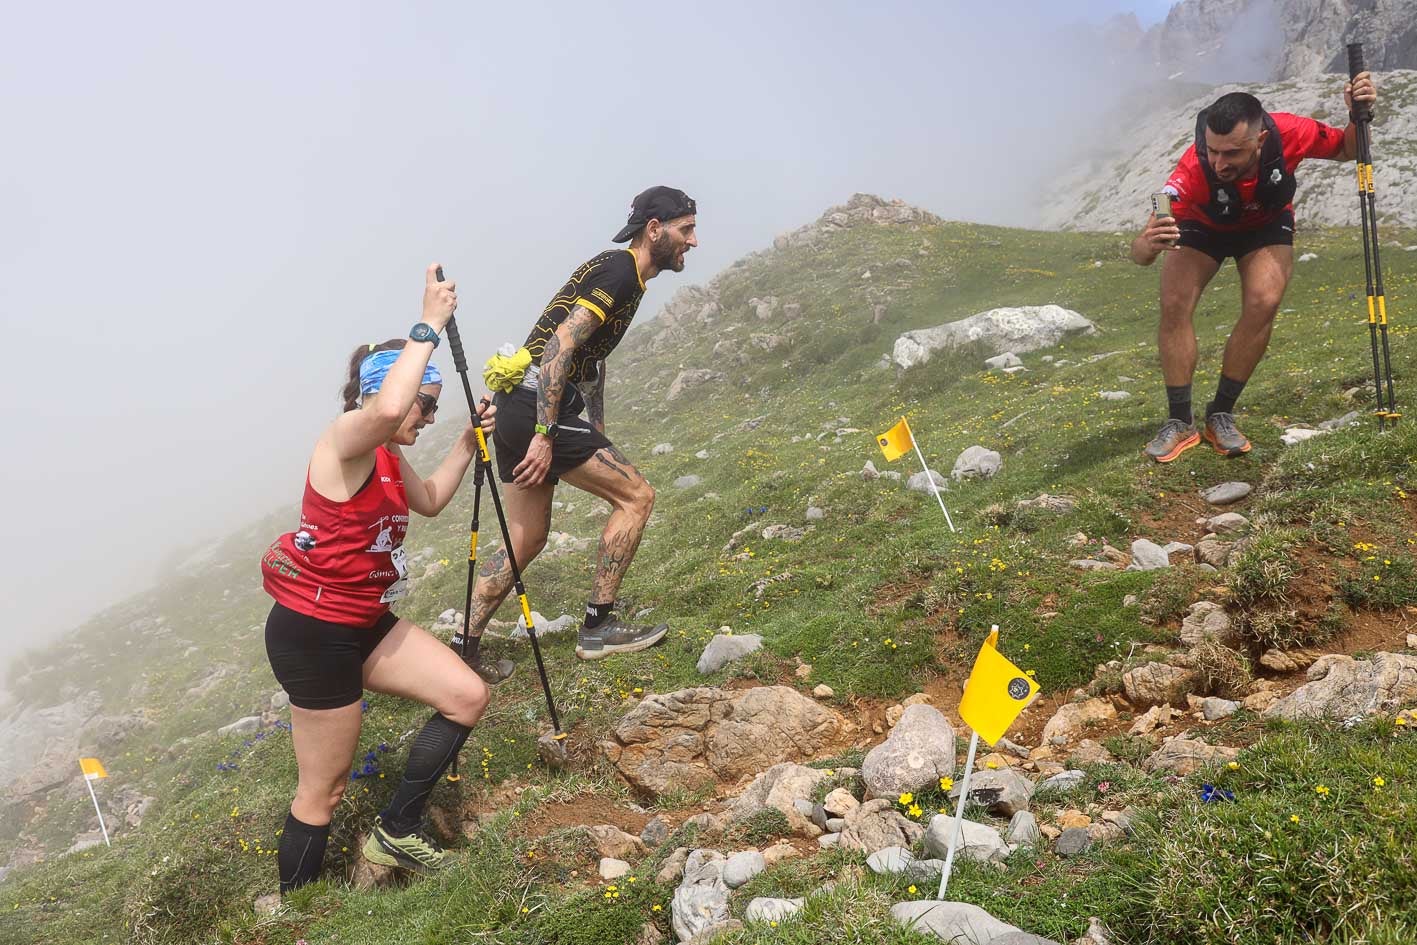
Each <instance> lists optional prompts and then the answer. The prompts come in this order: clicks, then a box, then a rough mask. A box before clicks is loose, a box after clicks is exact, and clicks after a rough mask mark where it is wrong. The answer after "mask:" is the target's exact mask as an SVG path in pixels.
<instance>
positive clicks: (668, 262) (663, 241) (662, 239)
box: [649, 233, 684, 272]
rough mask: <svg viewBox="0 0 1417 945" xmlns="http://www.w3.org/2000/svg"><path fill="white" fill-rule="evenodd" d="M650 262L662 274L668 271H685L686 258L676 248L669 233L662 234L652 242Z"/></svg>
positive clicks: (650, 245)
mask: <svg viewBox="0 0 1417 945" xmlns="http://www.w3.org/2000/svg"><path fill="white" fill-rule="evenodd" d="M649 261H650V262H651V263H653V264H654V268H656V269H658V270H660V271H661V272H663V271H664V270H666V269H668V270H670V271H671V272H683V271H684V257H683V256H682V255H681V254H680V250H678V249H676V248H675V246H674V240H673V239H671V238H670V236H669V234H668V233H661V234H659V239H657V240H653V241H651V242H650V244H649Z"/></svg>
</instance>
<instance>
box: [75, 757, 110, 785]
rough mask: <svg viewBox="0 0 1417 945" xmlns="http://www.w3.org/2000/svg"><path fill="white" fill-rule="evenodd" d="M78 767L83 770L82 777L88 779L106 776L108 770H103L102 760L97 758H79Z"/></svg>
mask: <svg viewBox="0 0 1417 945" xmlns="http://www.w3.org/2000/svg"><path fill="white" fill-rule="evenodd" d="M79 769H80V770H81V771H83V772H84V777H85V778H87V779H88V780H90V781H93V780H95V779H96V778H106V777H108V772H107V771H104V770H103V762H101V761H99V760H98V759H97V758H80V759H79Z"/></svg>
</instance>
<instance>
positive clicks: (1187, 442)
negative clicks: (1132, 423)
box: [1142, 433, 1248, 463]
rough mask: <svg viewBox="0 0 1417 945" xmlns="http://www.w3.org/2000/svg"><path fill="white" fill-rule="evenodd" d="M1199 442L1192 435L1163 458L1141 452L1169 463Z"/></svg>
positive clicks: (1197, 434)
mask: <svg viewBox="0 0 1417 945" xmlns="http://www.w3.org/2000/svg"><path fill="white" fill-rule="evenodd" d="M1200 441H1201V436H1200V434H1199V433H1192V434H1191V435H1190V436H1188V437H1186V438H1185V439H1184V440H1182V441H1181V442H1179V443H1177V444H1176V445H1175V446H1173V447H1171V452H1169V453H1167V454H1166V455H1165V456H1152V455H1151V454H1150V453H1147V452H1146V450H1142V452H1143V453H1146V455H1147V456H1150V457H1151V458H1152V459H1154V460H1156V461H1157V462H1158V463H1169V462H1171V461H1172V460H1173V459H1175V458H1176V457H1178V456H1180V455H1181V454H1182V453H1184V452H1185V451H1186V450H1188V449H1190V448H1191V447H1193V446H1195V445H1196V444H1198V443H1199V442H1200ZM1246 449H1248V447H1246Z"/></svg>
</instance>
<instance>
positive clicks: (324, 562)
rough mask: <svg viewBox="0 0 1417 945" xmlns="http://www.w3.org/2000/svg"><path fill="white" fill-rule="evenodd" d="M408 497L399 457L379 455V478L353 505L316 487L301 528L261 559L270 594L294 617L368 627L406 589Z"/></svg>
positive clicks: (310, 490) (308, 494)
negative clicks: (405, 545) (296, 614)
mask: <svg viewBox="0 0 1417 945" xmlns="http://www.w3.org/2000/svg"><path fill="white" fill-rule="evenodd" d="M407 532H408V496H407V494H406V493H405V492H404V487H403V472H402V471H401V469H400V468H399V458H398V456H396V455H394V454H393V453H392V452H390V451H389V450H388V449H386V448H384V447H382V446H381V447H379V448H378V449H376V450H375V451H374V472H373V473H372V474H371V475H370V477H369V481H368V482H366V483H365V484H364V486H363V487H361V488H360V490H359V491H358V492H356V493H355V494H354V495H353V496H351V497H350V498H349V499H347V500H345V501H344V502H335V501H333V500H331V499H327V498H325V497H324V496H322V495H320V493H318V492H316V491H315V488H314V487H313V486H311V485H310V474H309V472H307V473H306V474H305V498H304V500H303V501H302V503H301V506H300V528H299V530H297V531H293V532H287V533H286V534H284V535H282V536H280V537H279V538H277V539H276V540H275V541H273V542H271V546H270V547H269V548H267V549H266V553H265V555H264V556H263V557H262V559H261V573H262V575H263V576H264V584H265V587H266V592H267V593H268V594H270V595H271V596H272V597H274V598H275V599H276V601H277V602H279V603H280V604H282V605H284V606H286V607H289V608H290V609H291V610H293V611H295V612H296V613H301V614H305V615H306V616H307V617H314V618H315V619H316V620H325V621H328V622H330V623H338V624H344V625H345V626H351V627H370V626H373V625H374V622H375V621H377V620H378V619H379V618H380V617H382V616H383V615H384V614H385V613H386V612H387V611H388V609H389V604H390V603H392V602H393V601H396V600H398V599H399V598H400V597H402V596H403V595H404V594H405V593H407V591H408V567H407V564H406V562H405V556H404V549H403V538H404V535H405V534H406V533H407Z"/></svg>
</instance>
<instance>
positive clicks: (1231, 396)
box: [1205, 374, 1245, 417]
mask: <svg viewBox="0 0 1417 945" xmlns="http://www.w3.org/2000/svg"><path fill="white" fill-rule="evenodd" d="M1244 389H1245V382H1244V381H1234V380H1231V379H1230V378H1228V377H1226V376H1225V375H1224V374H1222V375H1220V383H1219V384H1218V385H1217V386H1216V388H1215V399H1214V400H1212V401H1211V402H1210V403H1209V404H1207V405H1206V408H1205V415H1206V416H1207V417H1208V416H1210V415H1211V414H1213V413H1234V412H1235V401H1237V400H1239V399H1240V392H1241V391H1243V390H1244Z"/></svg>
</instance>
